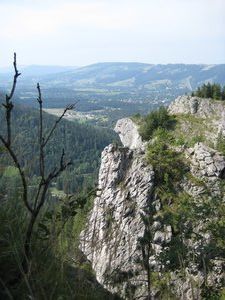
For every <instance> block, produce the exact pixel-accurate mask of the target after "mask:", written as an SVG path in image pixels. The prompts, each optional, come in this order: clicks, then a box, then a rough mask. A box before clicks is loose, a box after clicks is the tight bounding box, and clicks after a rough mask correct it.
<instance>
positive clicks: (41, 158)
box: [37, 83, 45, 180]
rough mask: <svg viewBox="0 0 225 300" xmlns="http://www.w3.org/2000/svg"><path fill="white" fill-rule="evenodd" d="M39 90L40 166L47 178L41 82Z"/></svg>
mask: <svg viewBox="0 0 225 300" xmlns="http://www.w3.org/2000/svg"><path fill="white" fill-rule="evenodd" d="M37 90H38V98H37V101H38V103H39V122H40V123H39V124H40V125H39V126H40V128H39V168H40V176H41V178H42V180H44V178H45V160H44V157H45V155H44V146H43V144H44V138H43V107H42V104H43V100H42V95H41V88H40V84H39V83H38V84H37Z"/></svg>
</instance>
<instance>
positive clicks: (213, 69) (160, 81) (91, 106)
mask: <svg viewBox="0 0 225 300" xmlns="http://www.w3.org/2000/svg"><path fill="white" fill-rule="evenodd" d="M46 68H47V69H46V70H45V69H44V68H43V67H40V68H39V67H38V66H36V67H34V66H33V67H32V66H31V67H30V69H29V68H28V69H27V70H26V69H25V70H24V74H23V75H25V76H22V77H21V78H20V80H19V83H18V86H17V96H18V98H20V102H21V103H23V104H26V105H31V106H33V105H34V103H35V102H34V101H31V100H34V99H35V98H36V90H35V85H36V82H37V81H39V82H40V83H41V86H42V89H43V92H44V95H45V107H46V108H62V107H64V106H65V105H66V104H68V103H70V102H71V99H76V100H79V103H78V105H77V110H78V111H80V112H85V113H89V114H94V115H95V116H96V119H99V118H103V119H104V120H106V121H104V122H103V123H104V124H106V123H107V122H108V124H111V123H112V122H113V121H115V120H118V119H119V118H121V117H124V116H129V115H131V114H134V113H146V112H147V111H149V110H153V109H155V108H157V107H158V106H160V105H165V104H166V105H168V104H169V103H170V102H171V101H172V100H173V99H174V98H176V97H177V96H179V95H183V94H185V93H191V91H193V90H196V88H197V87H198V86H200V85H202V84H203V83H205V82H216V83H220V84H222V85H224V84H225V64H221V65H185V64H167V65H153V64H144V63H120V62H118V63H98V64H93V65H90V66H86V67H81V68H72V69H69V70H66V69H63V68H62V69H61V70H60V71H59V72H57V67H52V71H51V68H50V69H49V68H48V67H46ZM29 70H30V71H29ZM50 71H51V72H52V74H49V73H48V72H50ZM32 72H33V73H35V72H36V75H35V74H33V73H32ZM22 73H23V70H22ZM47 73H48V74H47ZM27 74H33V75H32V76H27ZM9 82H11V79H10V80H8V81H7V80H6V79H4V76H3V75H1V74H0V86H2V87H4V88H7V87H8V85H9ZM97 123H98V122H97Z"/></svg>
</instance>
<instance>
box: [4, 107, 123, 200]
mask: <svg viewBox="0 0 225 300" xmlns="http://www.w3.org/2000/svg"><path fill="white" fill-rule="evenodd" d="M3 118H4V115H3V110H0V121H1V124H2V126H1V129H0V132H1V133H2V132H4V130H5V127H4V124H5V123H4V121H3ZM38 118H39V115H38V111H37V110H35V109H31V108H27V107H23V106H19V105H18V106H16V108H15V110H14V111H13V115H12V125H13V139H14V140H13V142H14V145H15V149H16V153H17V154H18V155H19V158H20V161H21V163H22V166H23V167H24V168H25V170H26V173H27V174H28V175H29V176H30V177H34V176H38V174H39V168H38V139H37V136H38V128H39V119H38ZM55 121H56V117H54V116H51V115H49V114H44V130H45V132H48V131H49V129H50V128H51V126H52V125H53V124H54V122H55ZM114 140H115V141H116V140H118V138H117V136H116V134H115V133H114V132H113V131H112V130H110V129H104V128H100V127H94V126H90V125H86V124H80V123H79V122H78V121H73V122H70V121H67V120H62V122H61V123H60V124H59V126H58V128H57V129H56V131H55V133H54V135H53V136H52V139H51V140H50V142H49V145H48V147H47V149H46V169H47V171H50V170H52V168H54V167H55V166H56V165H57V164H58V161H59V159H60V155H61V152H62V149H63V148H64V150H65V154H66V157H67V158H68V159H72V161H73V165H72V166H71V167H70V168H69V169H68V170H66V171H65V172H64V173H63V174H61V176H60V177H59V178H57V180H56V182H55V187H56V188H57V189H59V190H63V191H64V192H65V193H67V194H70V193H74V192H77V191H81V190H83V188H85V187H87V186H91V185H93V184H94V182H95V180H96V176H97V173H98V167H99V162H100V156H101V151H102V150H103V148H104V147H105V146H106V145H108V144H109V143H111V142H113V141H114ZM11 164H12V162H11V159H10V158H9V157H8V156H7V154H4V153H2V154H1V168H0V176H1V177H2V178H4V172H7V166H8V165H11Z"/></svg>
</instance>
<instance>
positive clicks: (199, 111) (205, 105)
mask: <svg viewBox="0 0 225 300" xmlns="http://www.w3.org/2000/svg"><path fill="white" fill-rule="evenodd" d="M168 111H169V112H170V113H171V114H174V115H176V114H192V115H196V116H199V117H201V118H208V117H212V116H213V117H218V118H223V119H224V115H225V105H224V103H222V102H221V101H212V100H211V99H202V98H198V97H190V96H179V97H178V98H177V99H176V100H175V101H174V102H172V103H171V104H170V105H169V107H168Z"/></svg>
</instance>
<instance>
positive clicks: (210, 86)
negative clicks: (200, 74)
mask: <svg viewBox="0 0 225 300" xmlns="http://www.w3.org/2000/svg"><path fill="white" fill-rule="evenodd" d="M192 96H197V97H200V98H212V99H215V100H225V86H221V85H220V84H217V83H210V82H208V83H207V84H205V83H204V84H203V85H202V86H200V87H198V89H197V90H196V92H193V93H192Z"/></svg>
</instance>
